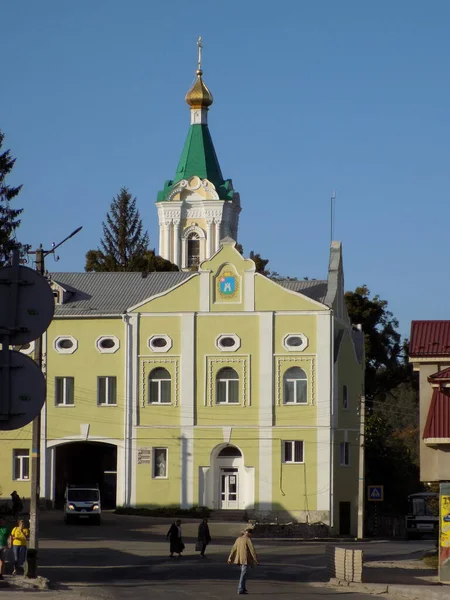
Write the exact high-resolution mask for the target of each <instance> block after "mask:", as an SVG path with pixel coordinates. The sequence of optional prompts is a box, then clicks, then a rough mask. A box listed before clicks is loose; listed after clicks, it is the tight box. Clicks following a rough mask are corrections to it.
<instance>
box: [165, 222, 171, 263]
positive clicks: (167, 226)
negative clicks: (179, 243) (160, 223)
mask: <svg viewBox="0 0 450 600" xmlns="http://www.w3.org/2000/svg"><path fill="white" fill-rule="evenodd" d="M171 224H172V221H164V256H163V258H165V259H166V260H170V259H171V257H170V237H171V236H170V232H171V229H172V228H171Z"/></svg>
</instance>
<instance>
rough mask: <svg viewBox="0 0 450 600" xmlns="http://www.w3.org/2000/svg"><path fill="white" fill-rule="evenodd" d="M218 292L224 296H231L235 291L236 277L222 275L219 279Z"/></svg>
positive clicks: (228, 273)
mask: <svg viewBox="0 0 450 600" xmlns="http://www.w3.org/2000/svg"><path fill="white" fill-rule="evenodd" d="M219 290H220V293H221V294H223V295H224V296H232V295H233V294H234V293H235V291H236V277H235V276H234V275H233V274H232V273H230V272H227V273H224V274H223V275H222V277H221V278H220V279H219Z"/></svg>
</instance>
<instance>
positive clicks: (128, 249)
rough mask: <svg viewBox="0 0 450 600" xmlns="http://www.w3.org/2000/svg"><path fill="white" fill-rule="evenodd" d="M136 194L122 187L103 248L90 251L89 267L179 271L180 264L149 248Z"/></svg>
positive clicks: (109, 216)
mask: <svg viewBox="0 0 450 600" xmlns="http://www.w3.org/2000/svg"><path fill="white" fill-rule="evenodd" d="M148 246H149V237H148V233H147V231H144V227H143V224H142V220H141V217H140V214H139V210H138V209H137V208H136V198H133V197H132V195H131V194H130V192H129V191H128V189H127V188H125V187H123V188H121V190H120V192H119V193H118V195H117V196H116V197H115V198H114V199H113V201H112V202H111V207H110V211H109V213H108V214H107V215H106V223H105V222H103V238H102V239H101V241H100V248H98V249H97V250H89V251H88V252H87V253H86V265H85V270H86V271H146V272H150V271H178V267H177V266H176V265H173V264H172V263H171V262H169V261H165V260H163V259H162V258H161V257H158V256H155V252H154V250H149V247H148Z"/></svg>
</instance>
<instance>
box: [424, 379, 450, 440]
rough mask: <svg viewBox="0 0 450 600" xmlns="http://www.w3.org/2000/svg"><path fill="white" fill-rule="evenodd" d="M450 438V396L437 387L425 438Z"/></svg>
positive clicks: (425, 430) (429, 412)
mask: <svg viewBox="0 0 450 600" xmlns="http://www.w3.org/2000/svg"><path fill="white" fill-rule="evenodd" d="M427 438H450V397H449V396H447V394H444V393H443V392H442V391H441V390H438V389H435V390H434V391H433V397H432V398H431V404H430V409H429V411H428V417H427V422H426V423H425V429H424V431H423V439H424V440H425V439H427Z"/></svg>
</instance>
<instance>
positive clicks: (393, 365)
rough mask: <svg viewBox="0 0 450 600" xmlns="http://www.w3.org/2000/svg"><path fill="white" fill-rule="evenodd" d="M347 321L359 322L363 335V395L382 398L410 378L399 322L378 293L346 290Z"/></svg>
mask: <svg viewBox="0 0 450 600" xmlns="http://www.w3.org/2000/svg"><path fill="white" fill-rule="evenodd" d="M345 302H346V305H347V310H348V314H349V317H350V321H351V322H352V323H354V324H361V325H362V329H363V332H364V338H365V353H366V372H365V395H366V399H367V400H368V402H369V406H370V401H371V400H373V398H375V396H377V397H379V398H380V397H384V396H385V395H386V394H387V393H388V392H389V391H390V390H392V389H394V388H395V387H397V386H398V385H399V384H400V383H402V382H404V381H407V380H408V379H409V378H410V377H411V369H410V367H409V366H408V363H407V356H406V352H407V346H406V342H404V343H402V340H401V335H400V333H399V332H398V331H397V329H398V321H397V319H396V318H395V317H394V315H393V314H392V313H391V312H390V311H389V310H388V303H387V301H386V300H382V299H381V298H380V297H379V296H374V297H373V298H370V291H369V289H368V288H367V286H365V285H363V286H362V287H358V288H356V290H355V291H354V292H346V293H345Z"/></svg>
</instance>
